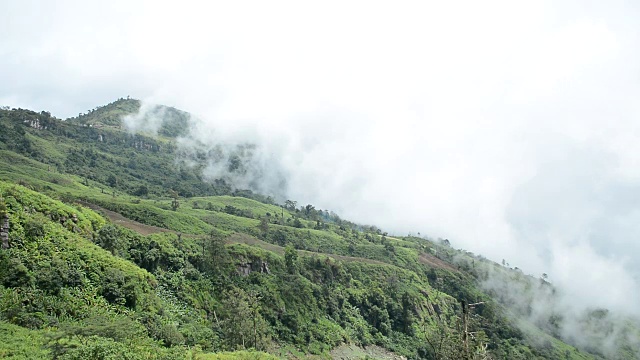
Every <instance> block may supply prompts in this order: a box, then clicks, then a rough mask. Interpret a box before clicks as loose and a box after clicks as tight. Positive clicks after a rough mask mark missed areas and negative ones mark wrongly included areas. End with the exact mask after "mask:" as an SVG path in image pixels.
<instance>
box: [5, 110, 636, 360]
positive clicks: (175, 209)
mask: <svg viewBox="0 0 640 360" xmlns="http://www.w3.org/2000/svg"><path fill="white" fill-rule="evenodd" d="M137 106H138V107H139V106H140V105H139V103H138V105H137ZM135 108H136V103H135V100H119V101H116V102H115V103H112V104H110V105H108V106H106V107H104V108H100V109H99V110H96V111H94V112H92V113H91V114H90V115H86V116H85V117H82V116H81V117H80V118H79V119H70V120H69V121H67V122H63V121H60V120H57V119H55V118H52V117H51V116H50V115H49V114H47V113H36V112H31V111H28V110H0V127H1V128H0V130H2V131H0V134H1V135H0V136H2V143H1V144H0V155H1V158H0V180H3V182H2V183H0V196H1V197H2V204H4V205H3V206H4V208H3V210H2V211H3V213H2V214H0V215H3V216H4V214H6V216H7V219H8V224H9V231H8V238H7V240H8V245H9V248H8V249H2V250H0V256H2V263H1V264H0V284H1V286H2V288H0V290H1V291H2V293H1V294H2V295H1V298H0V320H1V321H4V322H6V323H11V324H12V325H9V324H2V326H3V328H2V329H8V330H6V331H5V330H2V331H3V332H2V333H0V336H7V337H8V338H12V337H13V336H14V335H11V334H15V336H21V337H29V336H33V337H34V338H38V339H45V340H38V341H35V342H34V344H42V345H43V346H45V348H44V350H42V349H41V348H39V347H38V349H37V350H36V349H34V353H36V352H37V353H38V354H42V355H41V356H43V357H45V358H46V357H47V356H52V355H55V354H57V353H56V352H57V351H61V352H66V355H65V356H68V357H70V358H73V356H75V355H73V354H74V353H75V354H85V353H86V352H90V351H108V350H109V349H113V351H116V352H119V353H118V354H120V355H122V354H124V352H125V351H129V350H130V351H129V352H130V353H131V354H130V356H131V357H133V358H135V356H142V357H145V358H146V356H151V355H149V354H151V353H153V354H158V355H157V357H160V358H162V357H165V358H169V357H172V356H176V358H179V357H180V356H182V358H184V356H185V354H187V352H188V351H189V350H188V349H187V347H190V348H192V349H193V348H194V347H195V349H196V350H192V351H194V352H195V353H198V352H199V351H201V350H203V351H221V350H227V351H229V350H236V349H238V348H254V349H258V350H267V351H269V352H272V353H274V354H277V355H280V356H289V357H294V356H310V355H311V354H315V355H318V356H329V354H330V350H331V349H334V348H336V347H338V346H340V345H341V344H355V345H359V346H366V345H370V344H376V345H378V346H382V347H384V348H386V349H389V350H392V351H394V352H396V353H397V354H401V355H404V356H407V357H410V358H438V359H444V358H454V359H455V358H460V356H466V355H465V350H464V346H463V345H464V342H463V341H462V339H463V335H464V332H463V331H461V330H460V329H461V326H462V324H463V323H466V325H467V327H468V329H469V331H470V332H472V333H473V336H472V337H469V338H468V340H467V345H468V348H469V349H470V350H469V352H468V354H469V355H468V356H469V357H474V358H483V357H486V356H492V357H493V358H509V359H519V358H520V359H534V358H547V359H558V358H567V359H590V358H598V357H601V356H604V354H602V353H598V351H597V349H592V350H590V351H592V352H593V354H588V353H584V352H579V351H577V350H576V349H575V348H574V347H572V346H569V345H567V344H566V343H563V342H562V341H561V340H559V338H558V336H559V334H555V333H554V332H553V331H551V330H552V329H551V330H550V329H546V328H544V327H542V326H541V324H537V323H534V322H530V321H528V320H523V318H524V317H523V316H522V315H523V314H521V313H517V312H515V311H514V310H513V309H512V310H507V308H506V307H505V306H508V305H509V303H508V301H506V300H505V299H502V298H501V296H500V295H501V294H500V292H499V291H493V292H490V291H486V290H483V289H482V288H480V287H479V284H480V283H481V282H482V281H484V280H486V278H487V277H486V276H487V275H486V274H487V273H488V271H489V270H488V269H494V268H495V269H496V270H495V271H496V272H499V273H500V274H509V273H510V270H508V269H503V268H502V267H500V266H498V265H497V264H494V263H492V262H489V261H487V260H486V259H482V258H480V257H477V256H474V255H473V254H468V253H465V252H461V251H457V250H454V249H452V248H450V247H448V246H447V245H446V243H442V244H441V243H438V242H433V241H429V240H426V239H424V238H417V237H400V236H397V237H390V236H387V234H386V233H383V232H382V231H380V230H379V229H377V228H375V227H363V226H359V225H357V224H353V223H351V222H348V221H346V220H343V219H340V218H339V217H338V216H336V215H335V214H332V213H330V212H327V211H322V210H317V209H315V208H314V207H313V206H311V205H308V206H305V207H301V208H297V207H296V206H295V204H294V203H293V202H288V203H287V204H285V206H278V205H277V204H273V203H272V202H271V201H270V200H268V199H267V197H265V196H261V195H258V194H252V193H250V192H245V191H232V190H231V187H229V186H228V185H227V184H223V183H221V182H217V183H216V182H213V184H211V183H206V182H203V181H202V180H201V179H200V177H199V173H198V169H197V168H188V167H184V168H180V167H177V166H176V165H175V161H174V160H175V146H174V144H173V142H172V141H171V140H169V139H166V138H153V137H149V136H145V135H140V134H137V135H131V134H128V133H126V132H123V131H121V130H120V129H119V128H117V127H118V126H119V125H118V123H116V121H114V120H113V116H121V115H122V114H125V113H127V114H130V113H131V112H132V111H133V109H135ZM85 124H90V125H94V126H91V127H90V126H85ZM99 124H102V125H103V126H101V127H99V126H97V125H99ZM110 126H113V127H114V128H110ZM171 190H175V192H174V191H171ZM234 194H235V195H243V196H245V197H238V196H232V195H234ZM248 197H251V198H253V199H250V198H248ZM55 199H58V200H55ZM256 199H258V200H262V202H260V201H256ZM59 200H62V201H59ZM86 206H92V207H93V208H94V209H98V210H99V209H100V208H104V209H107V210H108V211H109V212H110V213H106V212H105V214H106V215H108V216H109V217H111V218H112V219H113V220H121V221H125V222H126V221H130V222H131V223H129V224H124V225H132V224H133V225H135V223H134V222H137V223H140V224H145V225H146V226H153V227H154V228H153V229H158V232H155V231H149V232H146V231H143V233H138V232H136V231H135V230H138V229H140V228H141V227H142V226H138V227H137V228H136V226H129V227H130V228H131V229H133V230H131V229H127V228H125V227H122V226H119V225H117V224H118V223H110V221H109V219H108V218H105V217H102V216H100V215H99V214H97V213H96V212H94V211H92V210H90V209H88V208H87V207H86ZM161 230H162V231H161ZM225 244H226V245H225ZM496 266H497V267H496ZM523 276H524V275H523ZM528 279H529V278H527V277H525V280H522V281H529V280H528ZM534 280H536V279H534ZM536 281H538V280H536ZM490 295H492V296H494V298H492V297H491V296H490ZM496 300H498V301H496ZM461 303H463V304H469V303H483V304H480V305H478V306H476V307H475V308H474V309H472V310H471V313H472V316H465V315H464V313H463V307H464V308H466V306H465V305H463V307H461V305H460V304H461ZM509 308H512V307H509ZM93 309H99V311H97V313H98V314H99V316H98V317H97V318H96V317H94V316H93V315H92V313H93ZM90 310H91V311H90ZM113 323H116V324H127V325H126V326H122V328H127V329H131V331H134V330H135V336H132V333H121V332H119V331H116V330H115V329H113V327H112V326H110V325H109V324H113ZM0 324H1V323H0ZM15 325H17V326H20V327H19V328H17V327H15ZM518 325H520V326H518ZM24 328H28V329H32V330H30V331H28V330H25V329H24ZM119 328H120V327H119ZM523 329H525V330H526V331H523ZM634 329H637V328H634V327H631V328H630V331H631V334H633V331H635V330H634ZM622 345H624V344H622ZM34 346H35V345H34ZM127 349H129V350H127ZM620 349H622V350H621V352H620V353H619V355H620V358H627V359H632V358H634V357H635V356H637V353H634V352H633V349H631V350H629V349H628V348H626V347H624V346H622V347H620ZM0 351H4V350H2V348H0ZM9 351H14V350H9ZM15 351H16V354H17V353H21V352H22V351H23V350H20V349H15ZM472 353H473V354H472ZM461 354H462V355H461ZM236 355H237V356H254V354H236ZM236 355H229V356H236ZM16 356H18V355H16ZM78 356H80V355H78ZM199 356H200V355H199ZM255 356H262V355H255Z"/></svg>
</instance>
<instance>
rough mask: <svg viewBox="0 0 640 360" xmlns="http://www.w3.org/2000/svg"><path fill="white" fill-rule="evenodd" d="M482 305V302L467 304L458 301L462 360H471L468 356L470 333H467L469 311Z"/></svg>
mask: <svg viewBox="0 0 640 360" xmlns="http://www.w3.org/2000/svg"><path fill="white" fill-rule="evenodd" d="M481 304H484V301H481V302H477V303H473V304H467V302H466V301H464V300H460V305H462V344H463V345H464V359H465V360H471V357H470V356H469V335H471V334H472V333H471V332H469V309H474V308H475V307H476V306H478V305H481Z"/></svg>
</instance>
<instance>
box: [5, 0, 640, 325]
mask: <svg viewBox="0 0 640 360" xmlns="http://www.w3.org/2000/svg"><path fill="white" fill-rule="evenodd" d="M0 8H1V9H2V11H0V79H2V86H0V105H8V106H11V107H26V108H32V109H35V110H47V111H51V112H52V113H53V114H54V115H56V116H58V117H61V118H64V117H68V116H75V115H77V114H78V113H79V112H84V111H86V110H88V109H90V108H93V107H95V106H97V105H101V104H105V103H107V102H110V101H112V100H113V99H115V98H118V97H121V96H127V95H131V96H132V97H135V98H140V99H143V100H144V101H145V102H147V103H156V104H166V105H170V106H175V107H177V108H180V109H182V110H185V111H189V112H191V113H193V114H195V116H196V117H197V118H198V119H200V120H201V121H200V122H198V125H197V128H195V129H193V130H192V131H191V135H190V136H187V137H185V138H183V139H181V144H182V145H181V146H183V148H184V149H190V148H192V147H194V146H205V147H207V146H212V145H214V144H219V143H224V144H239V143H245V142H252V143H255V144H256V146H257V147H256V154H257V155H256V159H257V160H256V169H254V170H255V172H253V173H252V174H255V175H256V176H257V177H259V179H260V180H262V181H257V182H254V183H257V184H258V185H259V188H258V189H257V190H260V191H264V192H267V193H272V194H275V195H281V196H286V197H288V198H291V199H296V200H298V201H299V203H304V204H306V203H312V204H314V205H316V207H318V208H323V209H332V210H334V211H336V212H338V213H339V214H340V215H341V216H344V217H345V218H348V219H352V220H355V221H358V222H361V223H368V224H376V225H378V226H380V227H382V228H384V229H385V230H388V231H390V232H396V233H400V234H406V233H409V232H411V233H413V234H416V233H417V232H420V233H421V234H422V235H428V236H430V237H434V238H436V237H443V238H448V239H450V240H451V243H452V244H453V246H455V247H456V248H464V249H468V250H470V251H473V252H476V253H480V254H483V255H485V256H487V257H489V258H492V259H494V260H496V261H500V260H501V259H506V261H507V262H508V263H510V265H511V266H512V267H513V266H518V267H519V268H522V269H523V270H524V271H525V272H527V273H534V274H541V273H543V272H545V273H547V274H548V275H549V280H550V281H551V282H552V283H554V284H555V285H557V286H559V287H560V288H561V289H562V290H563V292H564V293H566V294H567V297H566V298H567V299H568V300H570V301H571V304H572V306H576V307H577V308H583V307H607V308H610V309H613V310H616V311H618V312H622V313H635V314H637V312H638V311H639V310H638V308H637V307H629V299H640V265H638V264H640V242H639V241H638V236H639V234H640V102H638V101H637V99H638V98H640V97H639V96H640V66H639V65H638V64H640V56H639V55H640V54H639V52H640V49H639V48H638V46H637V44H638V43H639V40H640V38H639V35H640V23H638V21H637V19H638V18H639V16H640V6H639V5H638V4H636V3H633V2H625V1H612V2H607V3H606V4H605V3H604V2H601V3H596V2H584V1H562V2H557V1H541V2H535V3H527V4H523V3H519V2H512V1H489V2H473V1H468V2H458V1H455V2H446V3H445V2H435V1H434V2H393V3H391V2H389V3H386V4H378V3H375V4H374V3H371V2H321V3H317V4H303V3H300V2H257V1H256V2H233V4H230V3H229V2H224V3H223V2H214V3H211V4H209V3H199V2H188V1H187V2H180V4H178V3H166V2H151V1H150V2H135V1H134V2H130V1H127V2H124V1H112V2H109V3H108V4H87V3H85V2H74V1H59V2H55V3H54V2H47V1H24V2H22V1H21V2H16V1H0ZM143 109H146V107H143ZM208 171H210V174H209V175H210V177H212V178H215V177H216V176H219V173H216V171H217V170H216V169H215V168H213V167H212V168H209V169H208ZM281 178H285V179H286V184H284V183H282V181H280V179H281ZM250 183H251V181H249V182H247V184H248V186H249V185H250ZM632 302H633V301H632Z"/></svg>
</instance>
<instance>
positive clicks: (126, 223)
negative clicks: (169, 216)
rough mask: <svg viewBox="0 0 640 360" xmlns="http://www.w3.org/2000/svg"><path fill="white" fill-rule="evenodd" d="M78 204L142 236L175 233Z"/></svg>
mask: <svg viewBox="0 0 640 360" xmlns="http://www.w3.org/2000/svg"><path fill="white" fill-rule="evenodd" d="M80 204H81V205H82V206H86V207H88V208H90V209H91V210H93V211H96V212H99V213H101V214H102V215H104V216H106V217H107V218H109V220H111V222H113V223H114V224H117V225H120V226H122V227H126V228H127V229H131V230H133V231H136V232H138V233H140V234H142V235H150V234H156V233H159V232H170V233H174V234H175V233H176V232H175V231H173V230H169V229H164V228H161V227H157V226H151V225H145V224H143V223H139V222H137V221H133V220H131V219H128V218H126V217H124V216H122V215H120V214H118V213H117V212H114V211H111V210H107V209H105V208H103V207H101V206H98V205H96V204H92V203H88V202H85V201H81V202H80Z"/></svg>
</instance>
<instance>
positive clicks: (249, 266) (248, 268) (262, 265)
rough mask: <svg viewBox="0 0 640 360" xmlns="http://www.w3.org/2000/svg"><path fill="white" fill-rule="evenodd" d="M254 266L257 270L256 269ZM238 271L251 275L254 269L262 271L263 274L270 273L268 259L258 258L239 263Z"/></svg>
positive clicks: (244, 274)
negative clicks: (253, 260)
mask: <svg viewBox="0 0 640 360" xmlns="http://www.w3.org/2000/svg"><path fill="white" fill-rule="evenodd" d="M254 267H255V269H256V270H254ZM236 271H237V272H238V275H241V276H249V274H251V273H252V272H254V271H260V273H262V274H269V273H270V270H269V264H268V263H267V262H266V261H262V260H257V261H255V262H242V263H240V265H238V267H237V269H236Z"/></svg>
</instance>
